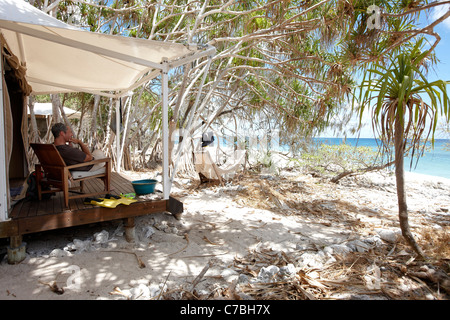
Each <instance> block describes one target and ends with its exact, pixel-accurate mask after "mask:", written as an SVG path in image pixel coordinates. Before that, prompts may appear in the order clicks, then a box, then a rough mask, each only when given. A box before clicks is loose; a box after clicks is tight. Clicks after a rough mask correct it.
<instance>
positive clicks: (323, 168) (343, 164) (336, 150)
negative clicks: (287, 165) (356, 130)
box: [296, 143, 383, 178]
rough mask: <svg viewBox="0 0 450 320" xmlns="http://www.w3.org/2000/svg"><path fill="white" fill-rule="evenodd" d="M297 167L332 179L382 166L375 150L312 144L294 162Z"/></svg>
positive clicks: (345, 145) (344, 144)
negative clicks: (347, 173)
mask: <svg viewBox="0 0 450 320" xmlns="http://www.w3.org/2000/svg"><path fill="white" fill-rule="evenodd" d="M296 162H297V163H298V165H300V166H301V167H304V168H306V169H307V170H309V171H312V172H315V173H318V174H320V175H321V176H324V177H328V178H332V177H335V176H337V175H339V174H342V173H345V172H355V173H356V172H361V171H364V170H366V169H368V168H371V167H377V166H382V165H383V163H382V160H381V158H380V154H379V152H378V151H377V150H374V149H373V148H371V147H365V146H359V147H355V146H351V145H349V144H346V143H341V144H336V145H328V144H323V143H321V144H313V145H312V146H310V148H309V151H305V152H304V153H302V154H301V156H300V158H298V159H297V160H296Z"/></svg>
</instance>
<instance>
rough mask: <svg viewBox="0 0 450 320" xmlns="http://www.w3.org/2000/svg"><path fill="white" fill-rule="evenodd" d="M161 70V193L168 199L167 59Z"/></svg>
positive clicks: (164, 60)
mask: <svg viewBox="0 0 450 320" xmlns="http://www.w3.org/2000/svg"><path fill="white" fill-rule="evenodd" d="M162 60H163V66H164V68H163V70H162V71H161V82H162V84H161V85H162V100H163V101H162V102H163V109H162V136H163V140H162V143H163V181H162V184H163V195H164V200H168V199H169V194H170V181H169V84H168V81H169V76H168V64H167V59H166V58H163V59H162Z"/></svg>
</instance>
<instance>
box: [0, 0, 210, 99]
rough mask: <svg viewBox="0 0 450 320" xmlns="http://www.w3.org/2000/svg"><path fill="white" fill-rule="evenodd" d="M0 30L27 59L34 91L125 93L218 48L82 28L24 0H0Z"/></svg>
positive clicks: (30, 81)
mask: <svg viewBox="0 0 450 320" xmlns="http://www.w3.org/2000/svg"><path fill="white" fill-rule="evenodd" d="M0 31H1V33H2V34H3V36H4V38H5V40H6V42H7V43H8V46H9V47H10V49H11V51H12V52H14V54H15V55H16V56H17V57H18V58H19V59H20V62H21V63H24V64H25V66H26V69H27V70H26V79H27V81H28V84H29V85H30V86H31V87H32V90H33V91H32V93H33V94H47V93H58V92H90V93H94V94H101V95H105V96H112V95H116V96H121V95H124V94H126V93H127V92H128V91H130V90H132V89H134V88H136V87H137V86H139V85H141V84H142V83H143V82H145V81H148V80H150V79H152V78H154V77H156V76H158V75H159V74H160V71H161V70H164V69H165V68H169V69H170V68H172V67H176V66H179V65H182V64H184V63H186V62H189V61H191V60H194V59H197V58H200V57H202V56H207V55H210V54H213V53H214V51H215V49H214V48H213V47H209V46H205V47H199V46H197V45H192V44H191V45H184V44H180V43H169V42H161V41H153V40H146V39H137V38H131V37H123V36H114V35H107V34H102V33H93V32H89V31H85V30H81V29H79V28H76V27H74V26H70V25H68V24H65V23H63V22H61V21H59V20H57V19H55V18H52V17H50V16H49V15H47V14H46V13H44V12H42V11H40V10H39V9H37V8H34V7H33V6H31V5H30V4H28V3H27V2H25V1H23V0H0ZM165 62H167V63H165Z"/></svg>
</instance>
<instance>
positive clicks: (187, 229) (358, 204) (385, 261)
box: [0, 168, 450, 300]
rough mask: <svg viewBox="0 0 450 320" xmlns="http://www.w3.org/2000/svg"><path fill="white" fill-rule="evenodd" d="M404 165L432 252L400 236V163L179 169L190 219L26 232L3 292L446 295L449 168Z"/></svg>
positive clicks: (3, 274)
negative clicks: (216, 180)
mask: <svg viewBox="0 0 450 320" xmlns="http://www.w3.org/2000/svg"><path fill="white" fill-rule="evenodd" d="M126 174H127V175H129V176H130V177H131V178H138V177H142V178H147V177H150V176H152V174H153V173H151V172H146V173H137V172H126ZM406 175H407V197H408V199H407V200H408V209H409V215H410V225H411V229H412V231H413V233H414V235H415V236H416V239H417V241H418V242H419V244H420V245H421V246H422V248H423V250H424V251H425V252H426V254H427V255H429V257H430V260H429V261H419V260H418V259H417V257H416V255H415V254H414V253H413V252H412V250H411V249H410V248H409V247H408V246H407V245H406V244H405V242H404V240H403V239H402V237H401V232H400V229H399V223H398V216H397V197H396V188H395V179H394V176H393V175H391V174H388V173H368V174H365V175H362V176H357V177H354V178H348V179H345V180H342V181H341V182H340V183H339V184H333V183H329V182H327V181H324V180H321V179H319V178H315V177H312V176H311V175H309V174H305V173H302V172H300V171H298V170H296V169H292V168H286V169H284V170H282V171H280V172H279V174H258V173H251V172H245V173H244V174H240V175H238V176H236V177H235V178H234V179H233V180H231V181H229V182H227V183H226V184H225V185H224V186H222V185H220V184H208V185H199V181H198V180H196V179H189V178H179V179H177V180H176V182H175V183H174V185H173V188H172V195H173V196H176V197H177V198H179V199H180V200H182V201H183V203H184V213H183V215H182V218H181V220H176V219H175V218H174V217H173V216H171V215H169V214H167V213H159V214H153V215H149V216H145V217H140V218H139V219H137V223H136V240H135V242H134V243H129V242H126V241H125V238H124V229H123V225H122V222H121V221H112V222H108V223H101V224H95V225H87V226H83V227H76V228H69V229H63V230H57V231H51V232H42V233H39V234H32V235H28V236H26V237H24V241H25V242H26V243H27V258H26V259H25V260H24V261H23V262H22V263H20V264H18V265H9V264H8V263H7V260H6V258H5V257H3V260H2V261H1V263H0V287H1V290H0V299H3V300H5V299H7V300H19V299H30V300H34V299H53V300H58V299H61V300H97V299H101V300H103V299H108V300H118V299H153V300H156V299H164V300H172V299H175V300H178V299H241V300H245V299H280V300H281V299H283V300H284V299H345V300H346V299H382V300H385V299H386V300H387V299H399V300H404V299H430V300H434V299H444V300H446V299H448V297H449V292H448V291H446V290H448V289H449V283H448V281H449V280H448V279H449V278H448V275H447V274H448V271H449V270H448V269H447V268H448V263H449V259H450V254H449V253H450V249H449V246H448V244H449V239H450V235H449V228H450V213H449V210H450V180H448V179H443V178H438V177H432V176H425V175H419V174H414V173H410V172H407V173H406ZM2 245H3V246H5V245H6V244H5V243H2ZM436 279H437V280H436ZM446 281H447V282H446ZM438 283H439V284H438Z"/></svg>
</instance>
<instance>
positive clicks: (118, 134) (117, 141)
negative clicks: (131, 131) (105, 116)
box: [116, 98, 122, 172]
mask: <svg viewBox="0 0 450 320" xmlns="http://www.w3.org/2000/svg"><path fill="white" fill-rule="evenodd" d="M119 99H120V98H116V171H117V172H120V162H121V159H122V157H121V156H120V100H119Z"/></svg>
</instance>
